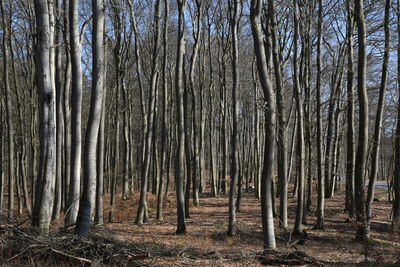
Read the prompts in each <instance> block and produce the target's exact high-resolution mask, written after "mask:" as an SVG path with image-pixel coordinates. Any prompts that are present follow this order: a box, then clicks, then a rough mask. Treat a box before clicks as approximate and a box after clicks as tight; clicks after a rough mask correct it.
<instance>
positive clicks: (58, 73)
mask: <svg viewBox="0 0 400 267" xmlns="http://www.w3.org/2000/svg"><path fill="white" fill-rule="evenodd" d="M55 4H56V17H57V23H56V25H57V26H56V27H55V31H56V32H55V43H56V49H55V53H56V54H55V61H56V62H55V65H56V66H55V85H56V88H55V89H56V119H57V125H56V127H57V128H56V146H57V147H56V154H57V155H56V161H57V167H56V192H55V202H54V209H53V219H55V220H56V219H58V218H59V216H60V211H61V204H62V203H61V202H62V169H63V164H62V151H63V127H64V122H63V106H62V103H63V99H62V96H63V91H62V90H63V89H64V88H63V86H62V78H61V77H62V62H61V61H62V55H61V28H60V27H61V21H60V20H61V14H62V3H61V0H56V2H55Z"/></svg>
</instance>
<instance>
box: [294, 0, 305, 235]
mask: <svg viewBox="0 0 400 267" xmlns="http://www.w3.org/2000/svg"><path fill="white" fill-rule="evenodd" d="M294 5H295V13H294V35H293V38H294V47H293V49H294V54H293V83H294V86H293V90H294V95H295V98H296V110H297V123H298V126H297V140H298V141H297V151H298V156H297V159H298V161H299V162H298V166H299V168H298V170H297V171H298V194H297V207H296V221H295V226H294V229H293V232H294V233H295V234H301V233H302V221H303V205H304V155H305V153H304V121H303V99H302V98H303V97H302V92H301V88H300V84H299V76H298V75H299V74H298V69H297V68H298V66H297V50H298V43H297V39H298V34H299V33H298V32H299V29H298V28H299V25H298V24H299V23H298V17H297V16H298V14H299V13H298V12H299V7H298V2H297V0H295V3H294Z"/></svg>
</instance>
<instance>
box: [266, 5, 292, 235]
mask: <svg viewBox="0 0 400 267" xmlns="http://www.w3.org/2000/svg"><path fill="white" fill-rule="evenodd" d="M268 3H269V16H270V19H271V34H272V59H273V62H274V73H275V83H276V105H277V117H278V139H277V148H278V157H277V159H278V184H279V197H280V205H279V227H280V228H286V227H287V205H288V203H287V178H286V177H287V152H286V149H287V146H286V141H287V140H286V139H287V138H286V127H285V125H286V116H285V110H284V107H283V105H284V104H283V83H282V62H281V54H280V51H279V40H278V36H277V33H276V28H277V22H276V15H275V3H274V1H273V0H268Z"/></svg>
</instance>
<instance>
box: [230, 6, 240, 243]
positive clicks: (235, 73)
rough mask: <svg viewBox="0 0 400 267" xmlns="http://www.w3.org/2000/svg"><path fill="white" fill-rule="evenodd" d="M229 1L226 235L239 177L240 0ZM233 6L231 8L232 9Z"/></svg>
mask: <svg viewBox="0 0 400 267" xmlns="http://www.w3.org/2000/svg"><path fill="white" fill-rule="evenodd" d="M229 3H230V13H231V14H230V16H231V30H232V47H233V50H232V79H233V87H232V105H233V107H232V108H233V111H232V113H233V114H232V115H233V116H232V121H233V129H232V155H231V162H232V164H231V185H230V189H229V225H228V236H233V235H235V234H236V201H237V197H236V186H237V183H238V179H239V148H238V147H239V133H238V131H239V126H238V123H239V121H238V120H239V118H238V117H239V105H238V91H239V70H238V68H239V66H238V60H239V46H238V28H239V22H240V21H239V20H240V12H241V3H240V0H233V7H231V5H232V3H231V2H229ZM232 8H233V9H232Z"/></svg>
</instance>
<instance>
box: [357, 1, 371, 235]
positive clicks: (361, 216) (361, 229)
mask: <svg viewBox="0 0 400 267" xmlns="http://www.w3.org/2000/svg"><path fill="white" fill-rule="evenodd" d="M354 14H355V18H356V21H357V28H358V75H357V92H358V101H359V105H360V107H359V121H360V122H359V127H358V128H359V131H358V147H357V153H356V161H355V174H354V177H355V197H356V202H355V204H356V205H355V208H356V220H357V223H358V227H357V235H356V238H357V239H358V240H365V239H366V238H367V232H366V218H365V190H364V184H365V172H366V166H367V162H366V161H367V152H368V94H367V85H366V72H367V55H366V37H365V35H366V29H365V27H366V26H365V18H364V1H363V0H359V1H355V8H354Z"/></svg>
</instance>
